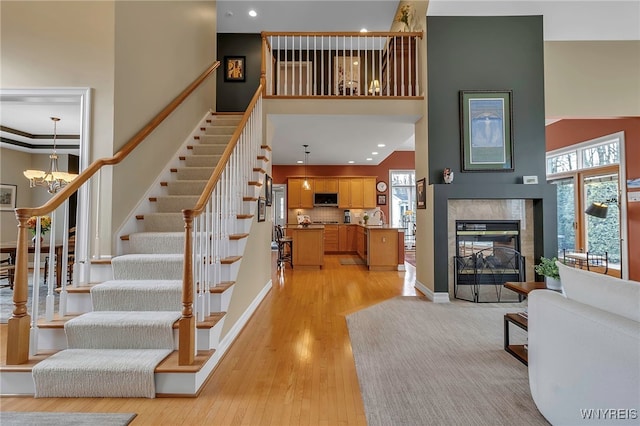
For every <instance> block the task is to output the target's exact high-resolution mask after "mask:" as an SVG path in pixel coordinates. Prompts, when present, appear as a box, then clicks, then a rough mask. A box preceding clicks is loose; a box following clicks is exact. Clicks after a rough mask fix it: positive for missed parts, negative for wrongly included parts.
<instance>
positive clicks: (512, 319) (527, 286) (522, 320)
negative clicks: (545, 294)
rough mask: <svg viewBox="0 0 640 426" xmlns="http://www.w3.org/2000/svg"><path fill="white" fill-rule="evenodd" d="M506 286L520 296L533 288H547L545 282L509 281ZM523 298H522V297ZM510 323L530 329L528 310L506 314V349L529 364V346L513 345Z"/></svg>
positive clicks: (523, 295) (525, 363) (524, 295)
mask: <svg viewBox="0 0 640 426" xmlns="http://www.w3.org/2000/svg"><path fill="white" fill-rule="evenodd" d="M504 287H505V288H508V289H509V290H511V291H514V292H516V293H517V294H518V296H519V297H527V295H528V294H529V293H530V292H532V291H533V290H544V289H546V288H547V286H546V285H545V283H543V282H533V281H527V282H507V283H504ZM521 300H522V299H521ZM509 324H514V325H516V326H518V327H520V328H521V329H523V330H524V331H527V330H528V329H529V321H528V316H527V313H526V312H512V313H508V314H505V315H504V350H505V351H507V352H509V353H510V354H511V355H513V356H514V357H515V358H516V359H518V360H519V361H520V362H522V363H523V364H524V365H529V363H528V360H529V359H528V358H529V357H528V355H527V346H526V345H511V344H510V343H509Z"/></svg>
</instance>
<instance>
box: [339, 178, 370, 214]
mask: <svg viewBox="0 0 640 426" xmlns="http://www.w3.org/2000/svg"><path fill="white" fill-rule="evenodd" d="M338 207H339V208H342V209H370V208H375V207H376V178H375V177H352V178H340V179H339V182H338Z"/></svg>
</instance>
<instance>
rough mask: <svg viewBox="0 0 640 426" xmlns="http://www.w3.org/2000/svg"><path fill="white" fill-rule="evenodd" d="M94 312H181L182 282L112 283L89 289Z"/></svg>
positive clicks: (128, 281) (137, 281)
mask: <svg viewBox="0 0 640 426" xmlns="http://www.w3.org/2000/svg"><path fill="white" fill-rule="evenodd" d="M91 304H92V305H93V310H94V311H180V310H181V309H182V281H181V280H111V281H106V282H103V283H101V284H98V285H96V286H94V287H93V288H92V289H91Z"/></svg>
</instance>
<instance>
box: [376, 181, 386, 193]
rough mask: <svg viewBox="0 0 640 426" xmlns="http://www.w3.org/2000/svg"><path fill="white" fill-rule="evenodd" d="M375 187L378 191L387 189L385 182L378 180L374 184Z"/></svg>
mask: <svg viewBox="0 0 640 426" xmlns="http://www.w3.org/2000/svg"><path fill="white" fill-rule="evenodd" d="M376 188H377V189H378V192H384V191H386V190H387V184H386V183H385V182H383V181H380V182H378V184H377V185H376Z"/></svg>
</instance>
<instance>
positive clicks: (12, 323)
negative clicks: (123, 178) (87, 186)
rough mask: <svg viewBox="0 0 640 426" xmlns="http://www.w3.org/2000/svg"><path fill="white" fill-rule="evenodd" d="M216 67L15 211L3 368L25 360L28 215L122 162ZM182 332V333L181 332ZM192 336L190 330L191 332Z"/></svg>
mask: <svg viewBox="0 0 640 426" xmlns="http://www.w3.org/2000/svg"><path fill="white" fill-rule="evenodd" d="M219 66H220V62H219V61H216V62H214V63H213V64H212V65H210V66H209V67H208V68H207V69H206V70H205V71H204V72H203V73H202V74H201V75H200V76H199V77H198V78H196V79H195V80H194V81H193V82H192V83H191V84H190V85H189V86H188V87H187V88H186V89H184V90H183V91H182V92H181V93H180V94H179V95H178V96H176V97H175V98H174V99H173V101H171V103H169V104H168V105H167V106H166V107H165V108H164V109H163V110H162V111H160V112H159V113H158V114H157V115H156V116H155V117H154V118H153V119H152V120H151V121H149V123H147V124H146V125H145V126H144V127H143V128H142V130H140V131H139V132H138V133H136V135H135V136H133V137H132V138H131V139H129V141H128V142H127V143H126V144H125V145H124V146H123V147H122V148H121V149H120V150H119V151H118V152H117V153H116V154H115V155H114V156H113V157H110V158H101V159H99V160H96V161H94V162H93V163H91V164H90V165H89V167H87V168H86V169H85V170H83V171H82V173H81V174H80V175H79V176H78V177H76V178H75V179H74V180H73V181H71V183H69V184H68V185H67V186H65V187H64V188H63V189H62V190H61V191H60V192H58V193H57V194H56V195H55V196H54V197H53V198H51V200H49V201H48V202H47V203H46V204H44V205H43V206H40V207H35V208H17V209H15V213H16V219H17V220H18V238H17V247H16V270H15V282H14V291H13V305H14V309H13V314H12V315H11V318H9V321H8V325H7V356H6V363H7V365H18V364H24V363H26V362H28V361H29V345H30V338H29V327H30V321H31V318H30V316H29V313H28V311H27V307H26V304H27V296H28V295H27V287H28V286H27V281H28V268H27V263H28V258H27V256H28V235H27V234H28V232H29V231H28V228H27V220H28V219H29V217H30V216H41V215H44V214H46V213H49V212H52V211H53V210H55V209H56V208H58V207H59V206H60V205H61V204H62V203H63V202H64V201H65V200H66V199H68V198H69V197H71V195H73V193H74V192H76V191H77V190H78V189H79V188H80V187H81V186H82V185H83V184H84V183H86V182H87V181H88V180H89V179H90V178H91V177H92V176H93V175H94V174H95V173H96V172H97V171H98V170H100V169H101V168H102V166H105V165H113V164H118V163H120V162H121V161H122V160H124V159H125V158H126V157H127V156H128V155H129V154H130V153H131V152H132V151H133V150H134V149H135V148H136V147H137V146H138V145H140V143H141V142H142V141H143V140H144V139H145V138H146V137H147V136H148V135H149V134H150V133H151V132H153V131H154V130H155V129H156V127H158V126H159V125H160V124H161V123H162V121H163V120H164V119H166V118H167V117H168V116H169V115H170V114H171V113H172V112H173V111H175V110H176V108H177V107H178V106H179V105H180V104H181V103H182V102H183V101H184V100H185V99H186V98H187V97H188V96H189V95H190V94H191V93H193V92H194V91H195V90H196V89H197V88H198V87H199V86H200V85H201V84H202V82H203V81H204V80H205V79H206V78H207V77H209V75H211V73H213V71H214V70H215V69H216V68H218V67H219ZM185 333H186V332H185ZM192 333H193V331H192Z"/></svg>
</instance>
